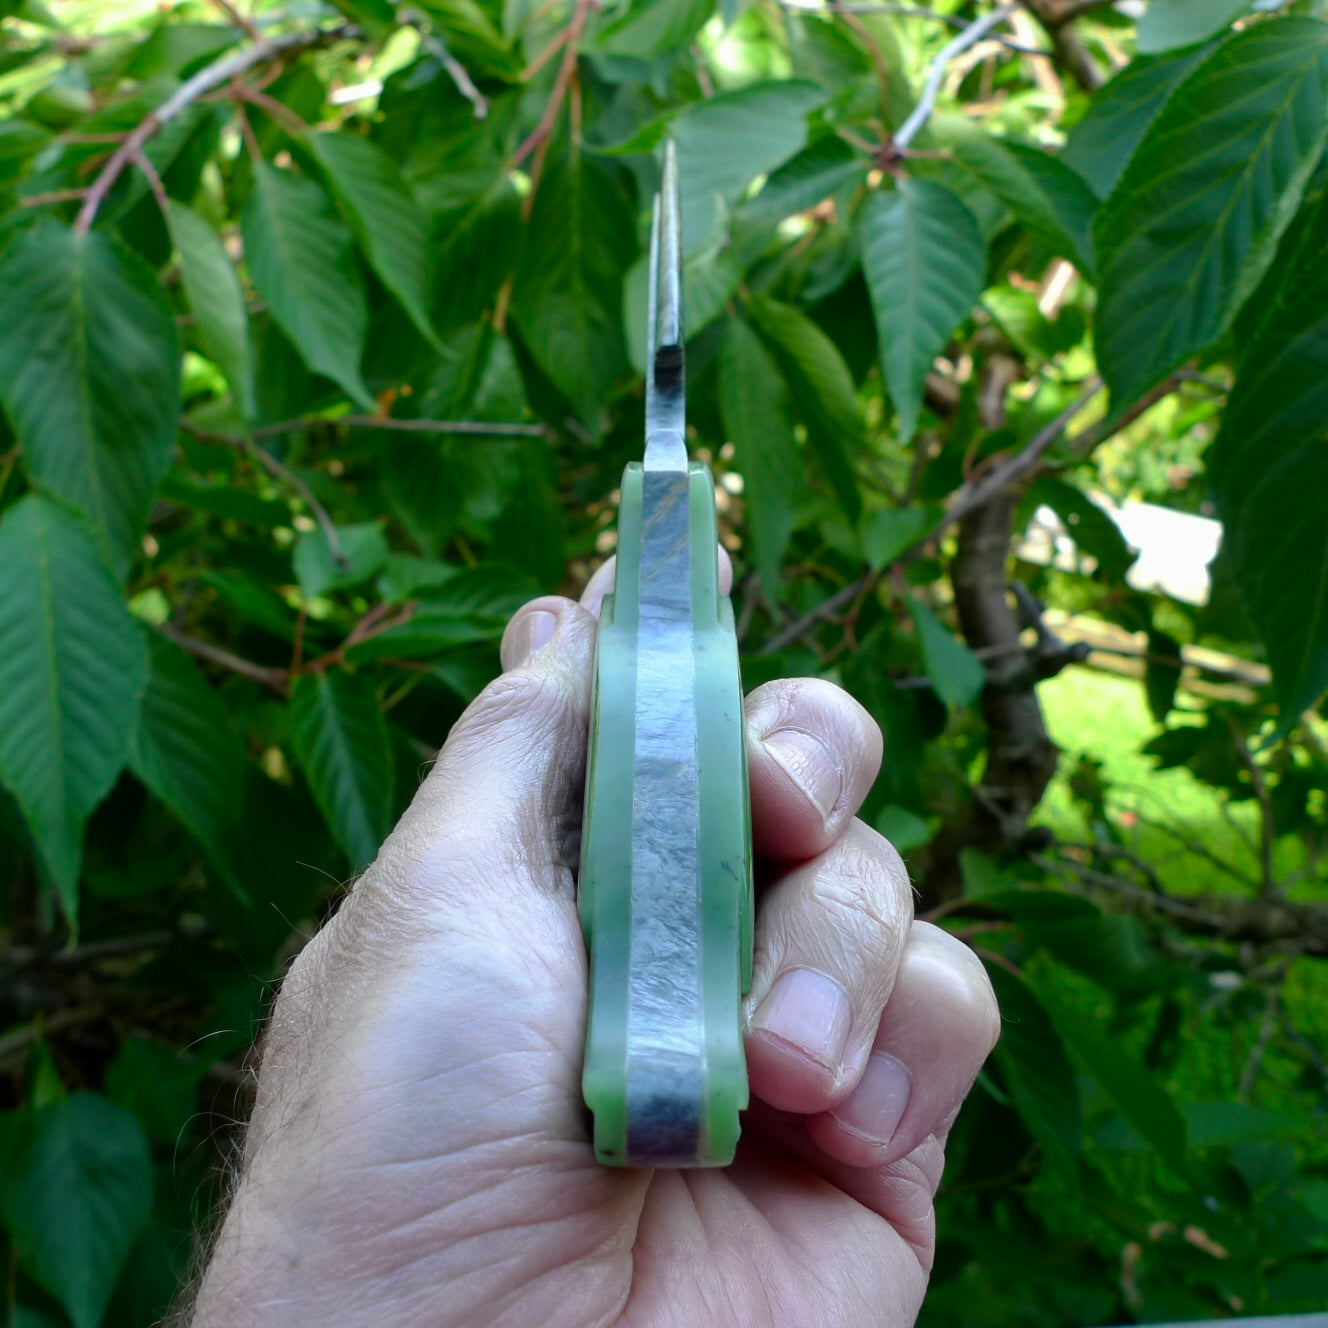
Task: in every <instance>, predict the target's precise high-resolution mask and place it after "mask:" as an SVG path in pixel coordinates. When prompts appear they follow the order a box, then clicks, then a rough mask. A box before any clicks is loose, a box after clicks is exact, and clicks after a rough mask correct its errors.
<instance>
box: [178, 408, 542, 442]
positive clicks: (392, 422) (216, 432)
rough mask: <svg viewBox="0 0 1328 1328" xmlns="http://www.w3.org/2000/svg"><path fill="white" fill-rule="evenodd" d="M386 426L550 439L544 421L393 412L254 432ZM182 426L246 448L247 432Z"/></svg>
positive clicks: (202, 438)
mask: <svg viewBox="0 0 1328 1328" xmlns="http://www.w3.org/2000/svg"><path fill="white" fill-rule="evenodd" d="M320 427H322V428H328V427H336V428H341V427H344V428H347V429H387V430H389V431H392V432H396V433H452V434H474V435H476V436H481V437H482V436H485V435H487V436H491V437H495V438H547V437H548V436H549V430H548V429H547V428H546V427H545V426H544V425H543V424H509V423H506V422H505V421H497V422H494V423H492V424H491V423H488V422H486V421H484V420H415V419H404V420H403V419H397V418H396V417H394V416H391V415H383V416H379V415H305V416H301V417H300V418H298V419H291V420H278V421H277V422H276V423H275V424H260V425H259V426H258V428H256V429H255V430H254V432H253V437H255V438H276V437H277V436H278V435H280V434H283V433H298V432H300V430H302V429H317V428H320ZM180 428H182V429H183V430H184V431H185V432H186V433H187V434H189V435H190V436H191V437H193V438H197V439H198V440H199V442H202V443H218V444H220V445H221V446H222V447H243V446H244V435H243V434H238V433H225V432H223V431H222V430H220V429H207V428H204V427H203V426H202V425H200V424H194V423H193V422H192V421H190V420H181V421H180Z"/></svg>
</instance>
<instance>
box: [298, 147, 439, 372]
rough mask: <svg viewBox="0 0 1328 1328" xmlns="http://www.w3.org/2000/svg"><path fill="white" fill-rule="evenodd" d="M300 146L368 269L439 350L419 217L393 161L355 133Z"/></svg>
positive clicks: (424, 235)
mask: <svg viewBox="0 0 1328 1328" xmlns="http://www.w3.org/2000/svg"><path fill="white" fill-rule="evenodd" d="M305 142H307V143H308V145H309V148H310V150H311V151H312V152H313V155H314V158H315V160H316V161H317V162H318V164H319V166H320V167H321V168H322V170H323V172H324V173H325V174H326V176H327V181H328V184H329V185H330V186H331V187H332V192H333V194H335V195H336V198H337V201H338V202H339V203H340V204H341V206H342V208H343V209H345V212H346V216H347V218H348V219H349V221H350V228H351V230H352V231H353V232H354V234H355V239H356V241H357V242H358V243H359V246H360V248H361V250H363V252H364V256H365V258H367V259H368V261H369V266H370V267H371V268H373V270H374V272H375V273H377V275H378V279H379V280H380V281H381V282H382V283H383V285H384V286H386V287H387V289H388V290H389V291H391V293H392V294H393V295H394V296H396V298H397V301H398V302H399V303H400V305H401V307H402V308H403V309H404V310H405V311H406V313H407V314H408V315H409V317H410V321H411V322H412V323H414V324H415V327H416V328H417V329H418V331H419V333H420V335H421V336H422V337H423V338H424V339H425V340H426V341H428V342H429V343H430V345H432V346H434V347H435V348H436V349H438V350H441V349H442V345H441V343H440V342H439V340H438V334H437V333H436V332H435V331H434V328H433V323H432V321H431V320H430V318H429V312H428V306H429V300H430V295H431V292H432V289H433V265H432V262H431V259H430V252H429V240H428V235H427V232H426V228H425V224H424V217H423V215H422V214H421V212H420V210H419V208H418V206H417V205H416V203H415V198H414V196H413V195H412V194H411V192H410V190H409V188H407V186H406V182H405V180H403V179H402V178H401V172H400V171H399V170H398V169H397V166H396V163H395V162H394V161H393V160H392V158H391V157H389V156H388V155H387V153H386V152H384V151H383V149H382V148H380V147H379V146H378V145H377V144H375V143H372V142H370V141H369V139H367V138H362V137H360V136H359V135H358V134H348V133H335V134H310V135H309V136H308V137H307V138H306V139H305Z"/></svg>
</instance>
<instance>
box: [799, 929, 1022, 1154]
mask: <svg viewBox="0 0 1328 1328" xmlns="http://www.w3.org/2000/svg"><path fill="white" fill-rule="evenodd" d="M999 1033H1000V1013H999V1010H998V1009H997V1005H996V997H995V994H994V993H993V992H992V989H991V982H990V980H989V979H988V977H987V973H986V970H985V969H984V968H983V967H982V962H981V961H980V960H979V959H978V958H977V956H976V955H974V953H973V952H972V950H970V949H969V948H968V946H967V945H965V944H964V943H963V942H962V941H960V940H958V939H956V938H955V937H953V936H951V935H949V934H948V933H946V932H944V931H942V930H941V929H940V928H939V927H934V926H932V925H931V924H930V923H926V922H915V923H914V924H913V928H912V932H911V934H910V936H909V942H908V946H907V948H906V949H905V951H904V956H903V959H902V961H901V963H900V965H899V972H898V974H897V976H896V978H895V982H894V989H893V991H892V992H891V994H890V1000H889V1003H888V1004H887V1006H886V1007H885V1013H884V1015H883V1016H882V1018H881V1022H880V1027H879V1029H878V1030H877V1033H876V1039H875V1042H874V1044H873V1046H872V1050H871V1056H870V1059H869V1060H868V1062H867V1065H866V1068H865V1069H864V1070H863V1073H862V1077H861V1079H860V1080H859V1081H858V1083H857V1086H856V1087H855V1088H854V1090H853V1092H852V1094H851V1095H850V1096H849V1097H847V1098H846V1099H845V1100H843V1101H841V1102H839V1103H837V1104H836V1105H835V1106H834V1107H833V1108H832V1109H831V1110H830V1111H828V1112H826V1113H824V1114H822V1115H819V1116H816V1117H814V1118H812V1119H811V1120H809V1121H808V1122H807V1133H808V1134H809V1135H810V1136H811V1138H812V1139H813V1140H814V1141H815V1142H816V1143H818V1144H819V1145H820V1146H821V1148H822V1149H824V1150H825V1152H826V1153H828V1154H829V1155H830V1156H831V1157H833V1158H836V1159H838V1160H839V1161H841V1162H845V1163H848V1164H849V1165H851V1166H857V1167H873V1168H879V1167H883V1166H889V1165H890V1164H892V1163H894V1162H896V1161H898V1160H899V1159H900V1158H903V1157H905V1156H907V1155H908V1154H909V1153H911V1152H912V1151H913V1150H914V1149H915V1148H917V1147H919V1145H921V1144H922V1143H923V1141H924V1140H926V1139H927V1138H929V1137H930V1136H932V1135H936V1136H938V1137H941V1138H943V1137H944V1135H945V1133H946V1132H947V1131H948V1130H949V1127H950V1124H951V1123H952V1122H953V1120H954V1117H955V1115H956V1114H957V1113H958V1111H959V1108H960V1106H961V1105H962V1103H963V1101H964V1098H965V1097H967V1096H968V1092H969V1090H970V1089H971V1088H972V1087H973V1082H974V1080H975V1079H976V1078H977V1076H978V1071H979V1070H980V1069H981V1068H982V1062H983V1061H985V1060H986V1058H987V1056H988V1054H989V1053H990V1051H991V1049H992V1047H993V1046H995V1044H996V1039H997V1036H998V1035H999Z"/></svg>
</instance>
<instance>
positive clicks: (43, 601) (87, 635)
mask: <svg viewBox="0 0 1328 1328" xmlns="http://www.w3.org/2000/svg"><path fill="white" fill-rule="evenodd" d="M147 679H148V656H147V646H146V644H145V643H144V641H143V635H142V632H141V631H140V629H139V627H138V625H137V623H135V622H134V620H133V618H131V617H130V615H129V611H128V610H127V609H126V608H125V605H124V601H123V600H122V599H121V597H120V593H119V591H118V590H117V589H116V586H115V584H114V582H113V581H112V580H111V578H110V575H109V574H108V573H107V571H106V570H105V567H104V566H103V564H102V563H101V560H100V559H99V557H98V555H97V546H96V544H95V543H94V542H93V539H92V536H91V535H90V534H89V533H88V532H87V530H85V529H84V527H83V526H82V524H80V522H79V521H78V520H76V519H75V518H74V517H73V516H71V515H70V514H69V513H68V512H66V511H65V510H64V509H63V508H61V507H59V506H57V505H56V504H55V503H53V502H51V501H50V500H49V499H46V498H43V497H40V496H39V495H36V494H32V495H29V496H28V497H27V498H24V499H23V500H22V501H21V502H19V503H17V504H15V506H13V507H11V508H10V509H9V511H8V512H7V513H6V514H5V517H4V520H3V521H0V783H3V784H4V786H5V787H6V788H8V789H9V791H10V792H11V793H12V794H13V795H14V799H15V801H16V802H17V803H18V805H19V807H20V809H21V810H22V812H23V816H24V819H25V820H26V821H27V823H28V826H29V828H30V829H31V831H32V837H33V839H34V840H35V841H36V845H37V850H38V852H39V853H40V854H41V858H42V861H43V862H44V863H45V865H46V868H47V870H48V871H49V872H50V874H51V876H52V878H53V879H54V881H55V883H56V886H57V888H58V890H59V892H60V900H61V903H62V904H63V906H64V910H65V915H66V916H67V917H68V918H69V920H70V922H71V924H73V923H74V922H75V920H76V919H77V917H78V875H79V863H80V859H81V856H82V840H83V823H84V822H85V821H86V820H87V818H88V815H89V813H90V812H91V811H92V809H93V808H94V807H95V806H96V805H97V804H98V803H99V802H100V801H101V800H102V798H103V797H105V796H106V794H107V792H108V791H109V790H110V787H111V785H112V784H113V783H114V782H115V777H116V775H117V774H119V772H120V768H121V766H122V765H123V764H124V761H125V757H126V755H127V754H128V751H129V743H130V736H131V734H132V732H133V727H134V717H135V713H136V712H137V709H138V702H139V697H140V696H142V694H143V690H144V688H145V687H146V685H147Z"/></svg>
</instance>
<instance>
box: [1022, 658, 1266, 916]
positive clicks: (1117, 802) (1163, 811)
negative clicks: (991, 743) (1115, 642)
mask: <svg viewBox="0 0 1328 1328" xmlns="http://www.w3.org/2000/svg"><path fill="white" fill-rule="evenodd" d="M1038 698H1039V699H1040V701H1041V702H1042V709H1043V713H1044V715H1045V717H1046V721H1047V728H1048V730H1049V731H1050V733H1051V737H1052V739H1053V740H1054V741H1055V742H1056V743H1057V744H1058V745H1059V746H1060V748H1061V773H1060V774H1058V775H1057V777H1056V779H1055V780H1054V781H1053V782H1052V785H1051V787H1050V788H1049V789H1048V790H1047V796H1046V797H1045V798H1044V799H1043V802H1042V805H1041V807H1040V808H1039V812H1038V820H1039V822H1040V823H1041V824H1043V825H1045V826H1047V827H1048V828H1049V829H1051V830H1052V831H1053V832H1054V833H1055V834H1056V836H1057V838H1060V839H1068V840H1077V841H1079V842H1085V841H1088V840H1090V839H1091V838H1092V832H1091V828H1090V827H1089V825H1088V823H1087V818H1086V816H1085V813H1084V811H1083V809H1082V807H1081V806H1079V805H1077V804H1076V802H1075V800H1074V798H1073V796H1072V795H1071V792H1070V787H1069V782H1068V777H1067V776H1068V772H1069V771H1070V770H1071V769H1072V768H1073V767H1074V765H1075V763H1076V761H1077V760H1078V758H1079V757H1080V756H1081V755H1082V756H1089V757H1092V758H1093V759H1095V760H1098V761H1100V762H1101V763H1102V777H1103V781H1104V782H1105V784H1106V785H1107V789H1108V793H1107V799H1106V803H1107V810H1108V815H1109V819H1110V821H1111V823H1112V825H1113V826H1114V827H1115V829H1116V831H1117V833H1118V835H1119V839H1120V842H1121V843H1123V844H1124V846H1125V847H1126V848H1128V849H1129V850H1130V851H1131V852H1133V853H1135V854H1137V855H1138V856H1139V857H1140V858H1142V859H1143V860H1144V861H1146V862H1148V863H1149V864H1150V865H1151V866H1152V867H1153V869H1154V870H1155V871H1156V872H1157V874H1158V878H1159V881H1160V882H1161V883H1162V885H1163V886H1164V888H1166V889H1169V890H1174V891H1176V892H1178V893H1184V894H1197V893H1204V892H1209V891H1220V892H1222V893H1233V892H1234V893H1239V892H1241V881H1240V879H1239V878H1240V877H1244V878H1245V879H1246V880H1248V881H1249V883H1250V884H1249V888H1250V889H1253V888H1254V886H1255V883H1256V882H1257V880H1258V857H1257V851H1256V849H1255V847H1254V845H1255V823H1256V817H1255V808H1254V806H1253V804H1251V803H1235V804H1231V805H1224V799H1223V798H1222V796H1221V795H1220V794H1219V793H1218V792H1217V791H1216V790H1214V789H1212V788H1210V787H1209V786H1208V785H1207V784H1204V783H1203V782H1202V781H1200V780H1199V779H1197V778H1196V777H1195V776H1194V775H1193V774H1192V773H1191V772H1190V771H1189V770H1188V769H1185V768H1180V769H1173V770H1158V769H1157V768H1156V764H1155V762H1154V761H1153V759H1152V758H1151V757H1149V756H1145V755H1144V754H1143V752H1142V750H1141V749H1142V747H1143V746H1144V744H1145V743H1146V742H1148V741H1149V739H1150V738H1152V737H1154V736H1156V734H1157V732H1158V726H1157V724H1156V723H1155V722H1154V720H1153V718H1152V716H1151V715H1150V714H1149V713H1148V705H1147V702H1146V701H1145V699H1144V692H1143V688H1142V686H1141V685H1140V684H1139V683H1138V682H1137V681H1136V680H1134V679H1132V678H1120V677H1115V676H1113V675H1111V674H1105V673H1095V672H1093V671H1092V670H1089V669H1067V670H1066V671H1065V672H1064V673H1062V674H1060V675H1059V676H1058V677H1055V678H1051V679H1049V680H1048V681H1047V682H1045V683H1043V684H1042V685H1041V686H1040V687H1039V688H1038ZM1172 722H1173V723H1175V722H1176V720H1175V718H1173V721H1172Z"/></svg>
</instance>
